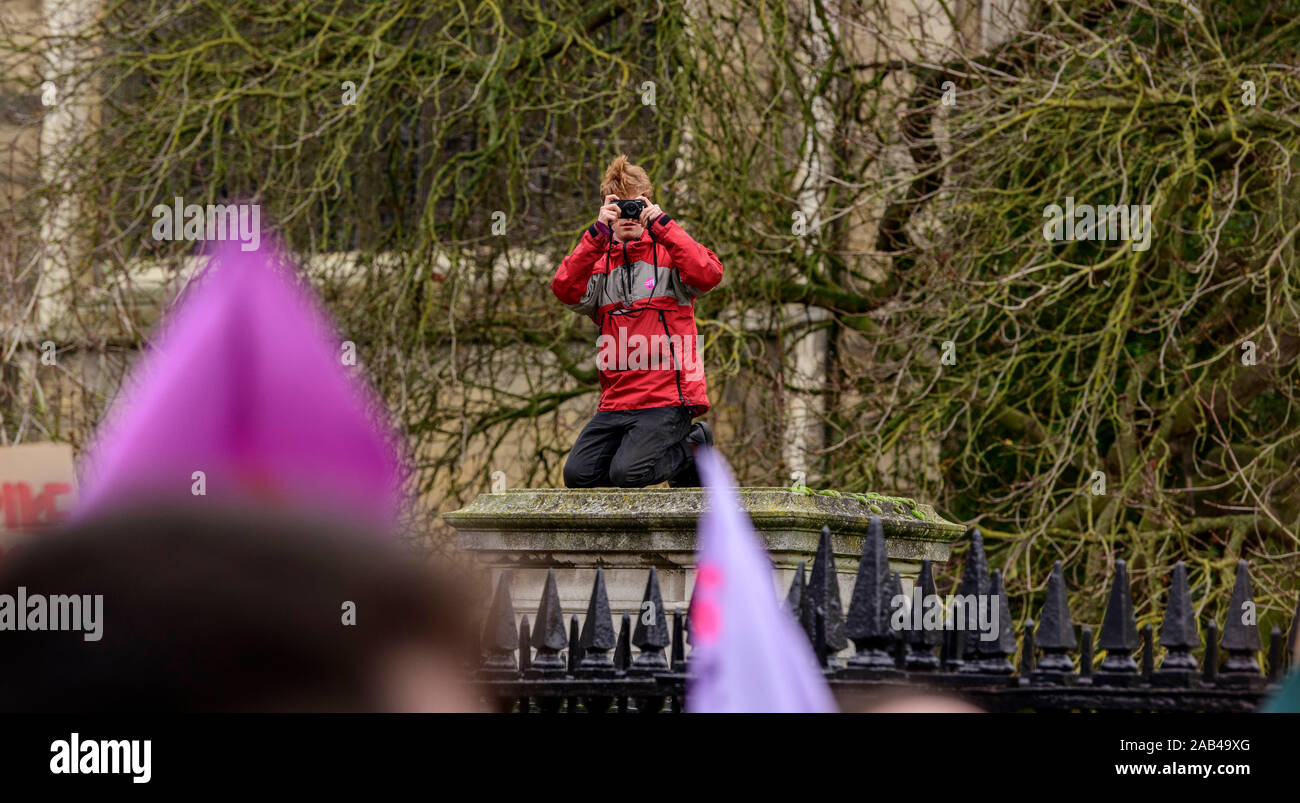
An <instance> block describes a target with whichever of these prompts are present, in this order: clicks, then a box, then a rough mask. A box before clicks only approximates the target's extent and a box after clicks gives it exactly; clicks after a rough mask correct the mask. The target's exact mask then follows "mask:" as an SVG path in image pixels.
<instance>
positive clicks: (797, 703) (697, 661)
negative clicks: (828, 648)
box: [686, 449, 836, 713]
mask: <svg viewBox="0 0 1300 803" xmlns="http://www.w3.org/2000/svg"><path fill="white" fill-rule="evenodd" d="M695 459H696V463H697V464H698V467H699V472H700V478H701V479H702V480H703V481H704V485H705V486H706V487H707V488H708V489H709V491H708V493H709V503H708V508H707V509H706V510H705V512H704V513H703V514H702V515H701V516H700V525H699V535H698V538H699V547H698V550H699V551H698V552H697V553H696V566H695V592H694V595H693V597H692V599H691V610H690V620H689V621H690V629H691V657H690V666H691V677H690V678H689V680H688V683H689V686H690V688H689V689H688V690H687V694H686V708H687V710H688V711H691V712H694V713H741V712H776V713H829V712H834V711H835V710H836V708H835V701H834V700H833V699H832V697H831V692H830V688H829V687H828V686H827V685H826V680H825V678H824V677H823V676H822V672H821V670H820V669H819V668H818V666H817V658H816V656H815V655H814V654H813V650H812V645H811V644H809V643H808V637H807V636H806V635H804V632H803V630H802V629H801V628H800V627H799V625H798V623H797V622H795V620H794V617H792V616H791V615H790V613H789V612H788V611H786V610H785V607H784V606H782V605H781V603H780V602H779V601H778V600H777V597H776V588H775V586H774V583H773V578H772V563H771V561H770V560H769V559H768V557H767V550H766V549H764V547H763V542H762V541H761V540H760V539H759V537H758V534H757V533H756V532H754V527H753V524H752V523H751V522H750V520H749V516H748V515H746V514H745V512H744V511H743V510H742V509H741V507H740V500H739V499H738V497H737V496H736V490H735V481H734V480H733V479H732V476H731V470H730V469H729V468H728V467H727V464H726V461H725V460H723V459H722V457H721V456H720V455H718V454H717V453H716V452H714V451H713V450H711V449H700V450H699V451H698V452H697V453H696V456H695Z"/></svg>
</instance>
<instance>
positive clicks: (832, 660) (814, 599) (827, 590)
mask: <svg viewBox="0 0 1300 803" xmlns="http://www.w3.org/2000/svg"><path fill="white" fill-rule="evenodd" d="M805 598H806V599H807V600H808V606H809V608H810V609H811V610H812V612H813V614H814V615H815V614H816V613H817V612H818V611H820V612H821V614H822V628H823V632H822V636H821V638H822V639H823V642H822V643H821V644H818V645H815V646H818V647H820V648H821V649H822V651H823V652H825V654H826V661H827V663H826V666H827V667H828V668H830V669H838V668H839V667H840V662H839V660H838V659H837V658H836V657H835V654H836V653H837V652H839V651H840V650H842V649H844V648H845V647H847V646H849V642H848V639H847V638H845V635H844V609H843V607H842V606H841V604H840V579H839V572H838V571H837V569H836V567H835V550H834V548H833V547H832V544H831V528H830V527H826V526H823V527H822V532H821V537H820V539H819V540H818V541H817V555H816V557H815V558H814V559H813V565H812V573H811V576H810V577H809V579H808V587H807V589H805ZM813 636H814V637H816V633H815V632H814V633H813Z"/></svg>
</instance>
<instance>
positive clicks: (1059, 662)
mask: <svg viewBox="0 0 1300 803" xmlns="http://www.w3.org/2000/svg"><path fill="white" fill-rule="evenodd" d="M1034 646H1035V647H1037V648H1038V649H1040V650H1042V651H1043V657H1042V659H1041V660H1039V661H1038V666H1037V668H1035V670H1034V674H1033V681H1034V682H1035V683H1054V684H1068V683H1073V682H1074V680H1075V679H1076V678H1077V677H1078V676H1077V675H1075V671H1074V661H1073V660H1072V659H1071V658H1070V651H1071V650H1074V649H1077V648H1078V646H1079V641H1078V639H1076V638H1075V635H1074V619H1073V617H1071V616H1070V600H1069V596H1068V594H1067V593H1066V589H1065V572H1064V570H1062V568H1061V562H1060V561H1059V560H1058V561H1056V562H1055V563H1053V564H1052V573H1051V575H1049V576H1048V578H1047V596H1046V598H1045V599H1044V600H1043V607H1042V609H1041V610H1040V611H1039V614H1038V629H1037V630H1036V631H1035V633H1034Z"/></svg>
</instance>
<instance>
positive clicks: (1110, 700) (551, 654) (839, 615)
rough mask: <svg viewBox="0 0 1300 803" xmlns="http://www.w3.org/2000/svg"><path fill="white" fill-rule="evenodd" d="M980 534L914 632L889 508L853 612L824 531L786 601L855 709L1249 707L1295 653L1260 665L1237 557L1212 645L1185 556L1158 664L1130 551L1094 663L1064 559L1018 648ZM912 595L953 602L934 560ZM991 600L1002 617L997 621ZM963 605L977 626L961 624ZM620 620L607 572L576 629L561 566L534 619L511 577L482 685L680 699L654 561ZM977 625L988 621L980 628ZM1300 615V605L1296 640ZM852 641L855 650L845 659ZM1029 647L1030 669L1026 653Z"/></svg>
mask: <svg viewBox="0 0 1300 803" xmlns="http://www.w3.org/2000/svg"><path fill="white" fill-rule="evenodd" d="M969 535H970V538H971V546H970V549H969V550H968V551H967V553H966V558H965V564H964V566H963V570H962V576H961V580H960V582H959V584H958V587H957V591H956V594H955V595H954V597H953V600H951V601H950V600H948V599H947V598H944V602H945V603H947V604H945V605H944V606H943V609H942V614H941V616H939V617H938V618H933V619H931V620H930V624H931V625H934V624H935V623H936V622H939V623H941V624H942V627H938V628H936V627H933V626H930V627H926V626H922V627H903V628H900V627H899V626H898V625H899V624H900V622H899V618H898V616H896V615H895V613H896V611H897V610H898V606H897V604H896V603H897V602H898V601H899V597H900V596H902V583H901V579H900V577H899V575H898V573H897V572H893V573H891V572H890V571H889V569H888V566H889V563H888V559H887V556H886V553H885V540H884V535H883V532H882V530H881V528H880V525H879V520H874V521H873V522H872V527H871V531H870V533H869V535H868V537H867V538H866V539H865V540H864V544H863V552H862V558H861V561H860V563H859V567H858V574H857V578H856V580H855V583H854V587H853V592H852V596H851V598H850V603H849V609H848V614H847V616H845V615H844V614H843V608H842V605H841V601H840V593H839V583H838V579H837V576H836V571H835V563H834V558H833V553H832V550H831V540H830V531H829V529H828V528H823V529H822V538H821V542H820V543H819V545H818V549H817V554H816V556H815V557H814V560H813V566H812V571H811V573H809V574H807V575H805V572H804V567H803V564H800V566H799V569H798V571H797V574H796V576H795V578H794V581H793V583H792V584H791V587H790V591H789V595H788V596H787V598H786V605H787V606H788V607H789V609H790V610H791V612H792V613H794V615H795V616H796V617H797V618H798V620H799V622H800V624H801V625H802V627H803V629H804V631H805V632H806V633H807V634H808V637H809V639H810V641H811V642H812V645H813V650H814V652H815V654H816V655H817V659H818V660H819V661H820V663H821V666H822V668H823V671H824V672H825V674H826V677H827V681H828V683H829V684H830V686H831V688H832V690H833V691H834V693H835V694H836V697H837V698H838V699H839V700H840V703H841V706H842V707H843V708H844V709H845V710H853V709H856V708H860V707H862V706H864V705H866V704H867V702H868V701H869V700H870V699H871V698H873V697H878V696H880V695H882V694H888V693H891V692H898V691H903V690H911V691H916V690H918V689H920V690H927V689H928V690H938V691H941V692H944V693H947V694H951V695H956V696H958V697H961V698H964V699H966V700H969V701H970V702H973V703H974V704H976V705H978V706H980V707H982V708H984V709H986V710H992V711H1018V710H1029V711H1114V710H1132V711H1206V712H1211V711H1240V712H1245V711H1252V710H1254V709H1255V708H1256V707H1257V706H1258V704H1259V702H1260V701H1261V699H1262V698H1263V697H1264V695H1265V694H1266V693H1267V692H1268V690H1269V689H1270V688H1271V687H1272V686H1273V685H1274V684H1275V683H1276V682H1277V681H1278V680H1279V679H1280V677H1281V674H1282V673H1283V671H1284V667H1285V665H1286V663H1287V660H1288V652H1289V650H1288V649H1287V646H1286V645H1287V639H1284V638H1283V635H1282V633H1281V631H1280V628H1278V627H1276V626H1274V627H1273V628H1272V632H1271V633H1270V637H1269V644H1268V657H1267V662H1266V666H1267V674H1265V669H1264V667H1262V666H1261V664H1260V662H1259V654H1260V653H1261V651H1262V650H1263V644H1262V640H1261V638H1260V633H1259V627H1258V625H1257V623H1256V622H1255V620H1254V619H1253V617H1252V616H1250V615H1248V614H1247V613H1246V612H1248V611H1253V608H1254V601H1253V599H1252V591H1251V584H1250V572H1249V568H1248V567H1247V564H1246V562H1245V561H1241V562H1240V563H1238V566H1237V576H1236V585H1235V587H1234V589H1233V594H1232V601H1231V604H1230V605H1229V615H1228V617H1227V620H1226V621H1225V623H1224V625H1223V629H1222V634H1221V635H1220V632H1219V626H1218V623H1217V622H1216V621H1214V620H1213V619H1211V620H1209V621H1207V622H1206V625H1205V629H1204V640H1203V641H1202V634H1201V633H1200V632H1198V628H1197V624H1196V620H1195V615H1194V609H1193V606H1192V601H1191V594H1190V593H1189V589H1188V583H1187V572H1186V567H1185V566H1184V565H1183V564H1182V563H1179V564H1177V566H1176V567H1175V569H1174V573H1173V577H1172V578H1171V584H1170V590H1169V594H1168V597H1167V599H1166V603H1165V610H1164V619H1163V622H1162V624H1161V626H1160V632H1159V644H1160V646H1162V647H1163V648H1164V649H1165V650H1166V654H1165V656H1164V659H1163V661H1162V662H1161V664H1160V666H1159V667H1158V668H1157V667H1156V666H1155V660H1154V658H1155V640H1154V639H1155V634H1154V633H1153V628H1152V627H1151V626H1150V625H1147V626H1146V627H1143V628H1142V629H1141V631H1139V630H1138V628H1137V623H1136V619H1135V617H1134V608H1133V601H1132V596H1131V592H1130V588H1129V582H1128V573H1127V571H1126V567H1125V563H1124V561H1122V560H1120V561H1116V566H1115V571H1114V577H1113V578H1112V581H1111V588H1110V597H1109V601H1108V604H1107V608H1106V613H1105V616H1104V619H1103V621H1102V626H1101V633H1100V636H1099V638H1098V639H1097V641H1096V647H1097V648H1098V649H1100V650H1104V651H1105V652H1106V655H1105V658H1104V659H1103V660H1102V662H1101V664H1100V665H1099V666H1098V667H1097V668H1096V670H1095V671H1094V668H1093V664H1094V660H1093V648H1094V639H1093V630H1092V628H1090V627H1084V628H1083V629H1082V633H1080V634H1077V636H1076V630H1075V626H1074V624H1073V621H1072V619H1071V616H1070V609H1069V604H1068V600H1067V595H1066V588H1065V579H1064V575H1063V574H1062V571H1061V565H1060V563H1059V562H1058V563H1057V564H1056V566H1055V567H1054V568H1053V570H1052V574H1051V576H1050V578H1049V580H1048V585H1047V595H1046V599H1045V602H1044V604H1043V607H1042V609H1041V611H1040V614H1039V621H1038V623H1037V624H1035V623H1034V622H1033V620H1027V621H1025V622H1024V623H1023V625H1022V627H1021V628H1020V642H1019V644H1018V643H1017V638H1016V632H1015V629H1014V627H1012V626H1006V627H1001V626H1000V627H998V628H996V632H994V630H993V629H991V628H988V627H985V628H983V629H981V627H980V626H978V624H979V622H981V621H983V622H985V624H987V621H988V620H989V619H990V618H991V617H992V611H991V608H990V607H989V606H997V612H996V617H997V618H996V621H997V622H999V623H1007V624H1010V622H1011V615H1010V611H1009V608H1008V605H1007V595H1006V593H1005V589H1004V588H1003V584H1002V575H1001V572H1000V571H998V570H996V569H995V570H993V571H991V572H990V571H989V569H988V564H987V560H986V557H985V554H984V546H983V539H982V536H981V535H980V532H979V530H978V529H972V530H971V531H970V533H969ZM913 593H914V596H913V598H912V599H913V600H915V601H917V602H920V603H922V604H923V605H928V604H930V603H929V602H928V601H929V600H938V599H939V598H938V595H937V593H936V589H935V583H934V576H933V572H932V569H931V566H930V562H929V561H928V560H927V561H923V563H922V566H921V571H920V574H919V576H918V578H917V580H916V589H915V591H914V592H913ZM915 595H919V596H915ZM972 601H973V602H972ZM980 605H984V606H986V607H985V609H984V612H985V613H986V614H988V615H987V616H985V617H983V619H981V617H980V616H979V606H980ZM963 611H964V613H965V615H966V616H967V619H966V624H965V625H963V626H960V627H958V626H956V625H960V624H961V619H960V618H959V617H962V616H963ZM910 616H911V615H910V614H909V617H910ZM620 618H621V625H620V628H619V630H618V632H617V634H616V633H615V630H614V617H613V614H612V613H611V610H610V605H609V599H608V596H607V594H606V591H605V579H604V573H603V571H601V570H600V569H597V570H596V574H595V577H594V580H593V585H592V592H591V596H590V598H589V601H588V605H587V610H586V617H585V621H584V624H583V627H582V628H581V629H580V628H579V626H578V617H577V616H571V618H570V619H569V621H568V623H567V629H566V622H565V616H564V611H562V609H561V606H560V598H559V593H558V591H557V589H556V584H555V577H554V574H553V573H551V574H548V576H547V581H546V586H545V588H544V590H543V592H542V599H541V603H540V605H539V606H538V610H537V614H536V618H535V619H534V620H533V621H532V622H531V623H530V621H529V619H528V617H526V616H525V617H524V618H523V619H522V620H521V621H519V622H518V623H516V618H515V612H514V609H513V604H512V602H511V597H510V590H509V575H508V573H505V574H503V575H502V577H501V578H500V581H499V582H498V585H497V589H496V595H495V597H494V599H493V604H492V609H491V611H490V613H489V615H488V621H487V625H486V627H485V628H484V632H483V644H482V647H483V650H482V655H483V662H482V665H481V667H480V668H479V669H478V671H477V678H478V683H479V688H480V690H481V692H482V694H483V696H484V697H485V698H486V699H488V700H489V701H491V702H492V703H493V704H494V705H495V706H496V707H497V708H498V709H499V710H503V711H521V712H527V711H543V712H550V711H561V710H564V711H570V712H576V711H587V712H593V713H594V712H605V711H619V712H626V711H639V712H658V711H681V710H682V709H683V707H684V703H685V695H686V688H687V678H688V676H689V675H690V671H691V667H690V660H689V656H688V655H687V652H686V644H687V641H688V639H687V638H686V632H687V622H686V617H685V616H683V615H682V614H681V613H680V612H674V613H673V614H672V616H671V626H670V625H669V616H668V615H667V613H666V612H665V611H664V606H663V603H662V600H661V598H660V591H659V578H658V574H657V572H656V571H655V569H653V568H651V569H650V571H649V576H648V578H647V581H646V590H645V594H644V598H643V602H642V605H641V609H640V610H639V611H637V612H636V613H635V614H628V613H623V614H622V615H621V617H620ZM919 618H920V617H919V615H918V617H917V618H912V619H911V621H912V622H913V623H915V622H917V621H918V620H919ZM905 621H906V619H905ZM971 621H975V622H976V624H977V626H975V627H972V626H970V622H971ZM1298 621H1300V610H1298V611H1297V616H1296V617H1295V618H1294V619H1293V622H1292V625H1291V636H1292V637H1294V635H1295V630H1296V627H1297V622H1298ZM634 622H635V625H634V624H633V623H634ZM922 623H923V624H924V622H922ZM849 642H852V645H853V649H852V652H851V653H848V654H846V655H845V656H843V657H841V655H840V654H841V653H843V652H845V651H846V650H847V649H848V648H849ZM1202 646H1204V650H1203V656H1204V659H1203V660H1198V659H1197V658H1196V656H1195V652H1196V651H1198V650H1199V649H1200V648H1201V647H1202ZM633 647H636V648H637V650H636V652H635V654H634V653H633V650H632V648H633ZM1017 647H1019V648H1020V649H1019V654H1020V661H1019V666H1016V665H1013V663H1012V659H1013V657H1014V656H1015V655H1016V653H1017ZM665 651H667V654H665ZM1220 651H1222V652H1223V653H1224V658H1223V659H1222V660H1221V658H1220ZM1076 656H1077V661H1076Z"/></svg>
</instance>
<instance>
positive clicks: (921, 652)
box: [904, 558, 945, 672]
mask: <svg viewBox="0 0 1300 803" xmlns="http://www.w3.org/2000/svg"><path fill="white" fill-rule="evenodd" d="M915 589H916V591H917V592H920V593H919V594H918V593H913V594H912V604H913V606H915V605H920V606H921V616H920V617H919V618H920V620H921V625H922V626H921V627H920V628H912V629H910V630H908V631H906V641H907V644H908V647H909V650H908V653H907V660H906V662H905V663H904V666H905V667H906V668H907V669H908V670H909V671H911V672H933V671H935V670H936V669H938V668H939V659H938V658H936V657H935V654H934V648H935V646H936V645H938V644H940V643H942V642H943V636H944V633H945V631H944V630H943V615H944V611H943V606H942V604H941V603H940V601H939V594H938V591H937V589H936V588H935V585H934V567H933V566H932V565H931V563H930V559H929V558H923V559H922V560H921V573H920V575H919V576H918V577H917V578H916V586H915ZM936 616H937V621H936V620H935V619H936ZM927 617H928V618H927ZM917 618H918V617H917V616H916V615H915V614H914V615H913V616H912V624H915V623H916V621H917Z"/></svg>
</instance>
